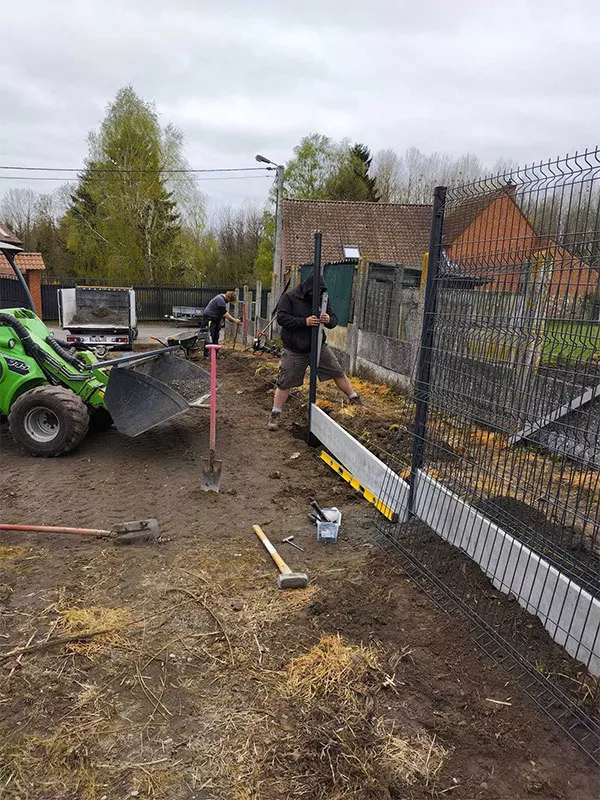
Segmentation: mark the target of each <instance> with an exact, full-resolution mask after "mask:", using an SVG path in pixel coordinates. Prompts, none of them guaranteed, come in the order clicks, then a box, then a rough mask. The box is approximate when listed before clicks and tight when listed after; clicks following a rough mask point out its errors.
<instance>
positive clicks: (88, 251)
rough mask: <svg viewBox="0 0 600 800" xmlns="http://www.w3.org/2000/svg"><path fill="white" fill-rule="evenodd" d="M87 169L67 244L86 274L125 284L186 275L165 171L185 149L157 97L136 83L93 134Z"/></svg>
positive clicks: (70, 216) (70, 214)
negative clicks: (148, 98)
mask: <svg viewBox="0 0 600 800" xmlns="http://www.w3.org/2000/svg"><path fill="white" fill-rule="evenodd" d="M88 142H89V157H88V160H87V164H86V167H87V168H86V170H85V172H84V173H83V174H82V176H81V178H80V181H79V185H78V186H77V189H76V190H75V192H74V194H73V198H72V203H71V206H70V208H69V210H68V212H67V224H68V237H67V244H68V247H69V249H70V250H71V251H72V252H73V254H74V264H75V269H76V270H77V273H78V274H81V275H84V276H85V277H86V278H92V279H93V278H94V277H98V279H103V278H108V279H110V280H111V281H115V282H119V283H129V282H132V281H136V280H137V281H141V280H144V281H149V282H155V281H158V280H160V281H165V280H173V279H181V277H182V275H183V273H184V271H185V265H184V262H183V252H182V242H181V226H180V215H179V211H178V209H177V206H176V201H175V199H174V197H173V193H172V192H171V191H169V188H168V187H167V181H166V179H165V177H164V175H163V173H162V170H164V169H165V168H170V166H171V164H172V163H173V161H174V158H175V156H174V154H175V153H177V152H180V150H181V138H180V136H179V134H178V133H177V132H176V131H175V129H173V128H171V127H168V128H166V129H165V130H164V131H163V130H162V129H161V127H160V124H159V120H158V117H157V114H156V111H155V110H154V107H153V106H152V105H151V104H150V103H146V102H144V101H143V100H142V99H141V98H140V97H138V96H137V94H136V93H135V91H134V90H133V88H132V87H131V86H127V87H125V88H124V89H121V90H120V91H119V92H118V93H117V96H116V98H115V100H114V101H113V102H112V103H111V104H110V105H109V107H108V111H107V114H106V117H105V119H104V121H103V122H102V125H101V126H100V130H99V131H98V132H92V133H91V134H90V135H89V137H88Z"/></svg>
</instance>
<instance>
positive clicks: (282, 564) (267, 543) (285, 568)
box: [252, 525, 292, 575]
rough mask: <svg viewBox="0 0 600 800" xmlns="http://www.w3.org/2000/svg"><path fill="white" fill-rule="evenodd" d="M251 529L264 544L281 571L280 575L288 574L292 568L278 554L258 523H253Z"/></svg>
mask: <svg viewBox="0 0 600 800" xmlns="http://www.w3.org/2000/svg"><path fill="white" fill-rule="evenodd" d="M252 530H253V531H254V533H255V534H256V535H257V536H258V538H259V539H260V540H261V542H262V543H263V544H264V546H265V549H266V551H267V553H268V554H269V555H270V556H271V558H272V559H273V561H274V562H275V563H276V564H277V568H278V569H279V572H281V574H282V575H290V574H291V572H292V570H291V569H290V568H289V567H288V565H287V564H286V563H285V561H284V560H283V558H282V557H281V556H280V555H279V553H278V552H277V550H275V548H274V547H273V545H272V544H271V542H270V541H269V539H268V538H267V535H266V533H265V532H264V531H263V529H262V528H261V527H260V525H253V526H252Z"/></svg>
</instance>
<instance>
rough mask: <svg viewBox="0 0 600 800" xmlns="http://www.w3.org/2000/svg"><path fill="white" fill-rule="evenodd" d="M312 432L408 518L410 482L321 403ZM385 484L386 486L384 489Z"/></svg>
mask: <svg viewBox="0 0 600 800" xmlns="http://www.w3.org/2000/svg"><path fill="white" fill-rule="evenodd" d="M311 415H312V416H311V420H312V422H311V432H312V433H314V435H315V436H316V437H317V439H319V441H320V442H322V443H323V446H324V447H326V448H327V450H329V452H330V453H331V454H332V455H333V457H334V458H335V459H336V460H337V461H339V462H340V464H341V465H342V466H343V467H345V468H346V469H347V470H348V472H350V473H351V474H352V475H353V476H354V477H355V478H356V480H357V481H358V482H359V483H360V484H361V485H362V486H364V487H365V489H368V490H369V491H370V492H373V494H374V495H376V497H379V499H380V500H382V502H383V503H385V505H386V506H389V508H391V509H392V511H395V512H397V513H398V515H399V521H400V522H404V521H405V520H406V519H407V518H408V513H407V511H406V507H407V502H408V484H407V483H406V481H403V480H402V478H400V477H399V476H398V475H396V473H395V472H394V471H393V470H391V469H390V468H389V467H388V466H387V465H386V464H384V463H383V461H380V460H379V459H378V458H377V456H375V455H373V453H371V451H370V450H367V448H366V447H364V446H363V445H362V444H361V443H360V442H359V441H357V440H356V439H355V438H354V437H353V436H352V435H351V434H350V433H348V431H345V430H344V429H343V428H342V426H341V425H338V423H337V422H335V420H333V419H331V417H329V416H328V415H327V414H326V413H325V412H324V411H321V409H320V408H318V407H317V406H314V405H313V407H312V411H311ZM382 487H383V489H382Z"/></svg>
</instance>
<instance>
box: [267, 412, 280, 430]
mask: <svg viewBox="0 0 600 800" xmlns="http://www.w3.org/2000/svg"><path fill="white" fill-rule="evenodd" d="M280 425H281V411H271V416H270V417H269V423H268V425H267V428H268V429H269V430H270V431H278V430H279V427H280Z"/></svg>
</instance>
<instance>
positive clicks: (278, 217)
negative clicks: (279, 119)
mask: <svg viewBox="0 0 600 800" xmlns="http://www.w3.org/2000/svg"><path fill="white" fill-rule="evenodd" d="M256 160H257V161H258V162H259V163H260V164H272V165H273V166H274V167H275V190H276V197H275V243H274V247H273V276H274V277H273V284H274V285H273V287H272V292H273V298H274V300H275V302H277V299H278V298H279V293H280V292H281V286H282V285H283V274H282V271H283V264H282V259H281V245H282V240H283V165H282V164H276V163H275V162H274V161H271V160H270V159H268V158H265V156H261V155H260V153H259V154H257V155H256Z"/></svg>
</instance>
